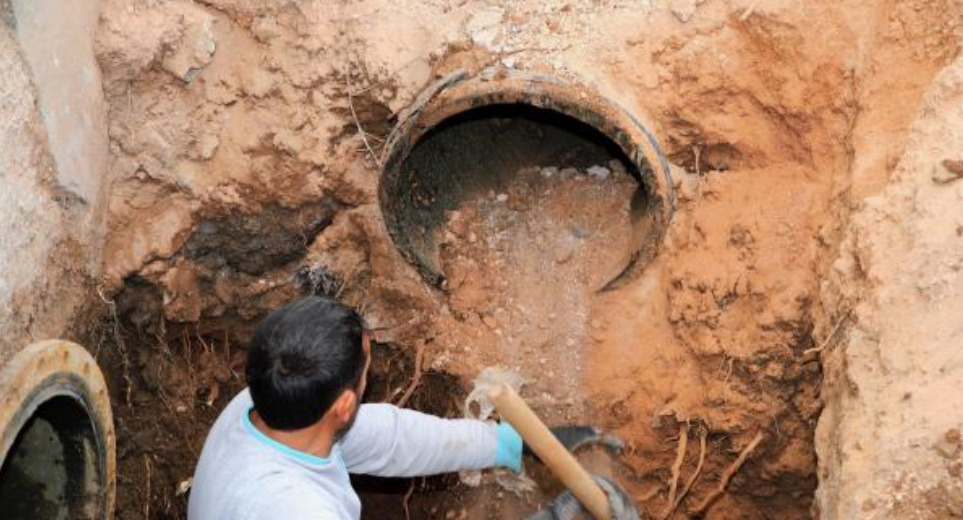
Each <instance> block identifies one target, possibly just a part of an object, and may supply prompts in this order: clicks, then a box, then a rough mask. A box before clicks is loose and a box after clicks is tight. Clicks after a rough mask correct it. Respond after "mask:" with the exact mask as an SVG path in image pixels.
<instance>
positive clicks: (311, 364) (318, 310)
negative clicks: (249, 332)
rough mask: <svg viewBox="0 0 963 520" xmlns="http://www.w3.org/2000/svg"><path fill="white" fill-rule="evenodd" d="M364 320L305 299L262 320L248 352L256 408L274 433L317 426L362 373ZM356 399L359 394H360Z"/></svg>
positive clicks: (340, 308)
mask: <svg viewBox="0 0 963 520" xmlns="http://www.w3.org/2000/svg"><path fill="white" fill-rule="evenodd" d="M363 331H364V322H363V320H362V319H361V316H359V315H358V313H357V312H355V311H354V310H352V309H351V308H349V307H346V306H345V305H342V304H341V303H338V302H337V301H335V300H332V299H330V298H321V297H318V296H309V297H307V298H304V299H302V300H297V301H295V302H293V303H289V304H287V305H285V306H284V307H281V308H280V309H277V310H275V311H274V312H272V313H271V314H269V315H268V316H267V317H266V318H264V319H263V320H262V321H261V322H260V323H259V324H258V325H257V327H256V328H255V329H254V337H253V339H252V340H251V344H250V346H249V347H248V353H247V369H246V370H245V375H246V376H247V385H248V387H249V388H250V392H251V399H252V400H253V401H254V409H255V410H257V413H258V415H260V416H261V419H263V420H264V422H265V424H267V425H268V426H269V427H271V428H273V429H275V430H286V431H291V430H299V429H301V428H306V427H308V426H311V425H312V424H314V423H316V422H318V421H319V420H320V419H321V418H322V417H323V416H324V414H325V413H327V411H328V410H329V409H330V408H331V405H333V404H334V401H335V400H336V399H337V398H338V396H340V395H341V393H342V392H343V391H344V390H347V389H356V388H357V387H358V385H359V384H360V382H361V376H362V372H363V371H364V364H365V355H364V348H363V346H362V334H363ZM359 397H360V396H359Z"/></svg>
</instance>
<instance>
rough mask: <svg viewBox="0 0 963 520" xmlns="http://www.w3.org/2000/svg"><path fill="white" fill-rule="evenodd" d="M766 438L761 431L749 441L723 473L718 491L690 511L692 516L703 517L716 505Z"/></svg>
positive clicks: (714, 491)
mask: <svg viewBox="0 0 963 520" xmlns="http://www.w3.org/2000/svg"><path fill="white" fill-rule="evenodd" d="M764 438H765V436H764V435H763V433H762V432H761V431H760V432H757V433H756V436H755V437H753V438H752V440H751V441H749V444H747V445H746V447H745V448H743V449H742V452H741V453H739V457H737V458H736V460H734V461H733V462H732V464H730V465H729V467H727V468H726V470H725V471H724V472H723V473H722V478H720V479H719V485H718V486H717V487H716V489H715V490H713V491H712V492H711V493H709V494H708V495H706V497H705V498H704V499H702V502H700V503H699V505H698V506H696V507H695V508H694V509H692V510H691V511H689V515H690V516H696V517H701V516H702V515H703V514H704V513H705V512H706V510H708V509H709V506H711V505H712V504H713V503H715V501H716V500H718V499H719V497H720V496H722V494H723V493H725V492H726V487H727V486H728V485H729V481H730V480H732V477H733V476H734V475H735V474H736V472H738V471H739V468H741V467H742V465H743V464H745V463H746V460H748V459H749V456H750V455H752V452H753V451H754V450H755V449H756V448H757V447H758V446H759V443H761V442H762V440H763V439H764Z"/></svg>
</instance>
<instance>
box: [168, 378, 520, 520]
mask: <svg viewBox="0 0 963 520" xmlns="http://www.w3.org/2000/svg"><path fill="white" fill-rule="evenodd" d="M253 406H254V404H253V402H252V401H251V396H250V394H249V392H248V391H247V390H246V389H245V390H244V391H242V392H241V393H239V394H238V395H237V396H236V397H235V398H234V399H233V400H231V402H230V404H228V405H227V408H225V409H224V411H223V412H222V413H221V415H220V417H218V419H217V422H215V423H214V427H213V428H212V429H211V432H210V434H208V436H207V441H206V442H205V443H204V450H203V451H202V452H201V458H200V461H199V462H198V464H197V470H196V471H195V473H194V481H193V484H192V487H191V496H190V503H189V505H188V514H187V517H188V519H189V520H295V519H298V520H358V519H359V518H360V516H361V502H360V501H359V499H358V495H357V494H356V493H355V492H354V490H353V489H352V488H351V483H350V481H349V480H348V473H358V474H368V475H377V476H383V477H410V476H419V475H434V474H438V473H447V472H452V471H461V470H466V469H483V468H489V467H493V466H496V465H499V466H509V467H515V468H516V469H517V468H518V464H519V463H520V459H521V440H520V439H519V438H518V434H517V433H515V432H514V430H512V429H511V427H509V426H508V425H507V424H501V425H495V424H492V423H486V422H482V421H475V420H470V419H441V418H438V417H434V416H431V415H426V414H423V413H420V412H416V411H413V410H404V409H401V408H397V407H395V406H391V405H387V404H365V405H362V406H361V409H360V410H359V412H358V417H357V419H356V420H355V423H354V426H352V428H351V430H349V431H348V433H347V434H346V435H345V436H344V437H343V438H342V439H341V440H340V441H339V442H337V443H336V444H335V445H334V447H333V449H332V451H331V454H330V456H329V457H328V458H320V457H315V456H313V455H309V454H307V453H302V452H299V451H296V450H294V449H291V448H289V447H287V446H285V445H283V444H281V443H279V442H277V441H274V440H273V439H271V438H269V437H267V436H266V435H264V434H263V433H261V432H260V431H259V430H257V429H256V428H255V427H254V425H253V424H252V423H251V420H250V411H251V410H252V408H253Z"/></svg>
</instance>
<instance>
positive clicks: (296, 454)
mask: <svg viewBox="0 0 963 520" xmlns="http://www.w3.org/2000/svg"><path fill="white" fill-rule="evenodd" d="M252 410H254V406H253V405H252V406H249V407H248V408H247V409H246V410H245V411H244V419H243V421H244V429H245V430H247V431H248V433H250V434H251V435H252V436H253V437H254V438H255V439H257V440H258V441H260V442H262V443H264V444H267V445H268V446H270V447H272V448H274V449H275V450H278V451H280V452H281V453H283V454H285V455H287V456H289V457H292V458H294V459H296V460H298V461H300V462H304V463H305V464H310V465H312V466H326V465H328V464H330V463H331V459H329V458H328V459H326V458H323V457H317V456H315V455H311V454H310V453H304V452H303V451H298V450H296V449H294V448H291V447H290V446H285V445H284V444H281V443H280V442H278V441H276V440H274V439H272V438H270V437H268V436H267V435H264V433H263V432H262V431H261V430H258V429H257V427H256V426H254V423H252V422H251V411H252Z"/></svg>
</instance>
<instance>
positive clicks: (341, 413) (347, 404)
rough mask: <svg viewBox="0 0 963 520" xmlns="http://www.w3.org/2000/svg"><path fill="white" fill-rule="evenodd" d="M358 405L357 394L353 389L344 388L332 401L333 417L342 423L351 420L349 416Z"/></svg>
mask: <svg viewBox="0 0 963 520" xmlns="http://www.w3.org/2000/svg"><path fill="white" fill-rule="evenodd" d="M357 406H358V394H357V393H355V391H354V390H345V391H344V392H341V395H339V396H338V398H337V399H335V401H334V405H333V406H332V407H331V409H332V410H334V413H335V417H337V418H338V420H339V421H340V422H342V423H344V424H347V423H348V422H350V421H351V416H353V415H354V410H355V408H356V407H357Z"/></svg>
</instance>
